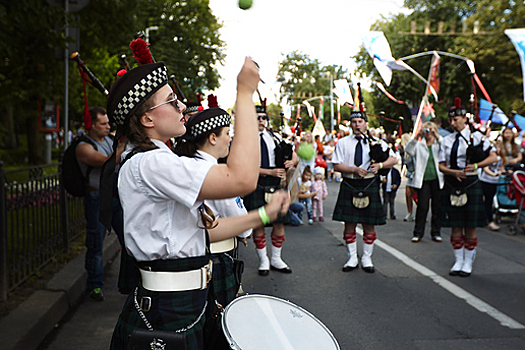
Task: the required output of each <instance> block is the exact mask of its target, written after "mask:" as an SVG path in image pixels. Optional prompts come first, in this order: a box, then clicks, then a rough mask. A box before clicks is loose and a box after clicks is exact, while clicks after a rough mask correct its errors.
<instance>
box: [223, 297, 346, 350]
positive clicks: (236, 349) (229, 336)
mask: <svg viewBox="0 0 525 350" xmlns="http://www.w3.org/2000/svg"><path fill="white" fill-rule="evenodd" d="M254 297H255V298H266V299H272V300H276V301H279V302H284V303H285V304H289V305H291V306H293V307H294V308H297V309H298V310H300V311H301V312H303V313H304V314H306V315H308V316H310V318H312V319H314V320H315V321H316V322H317V324H319V325H320V326H321V328H322V329H324V330H325V331H326V332H327V333H328V334H329V335H330V337H331V338H332V340H333V342H334V344H335V346H336V350H341V348H340V347H339V343H338V342H337V339H336V338H335V337H334V335H333V334H332V332H331V331H330V329H329V328H328V327H327V326H326V325H325V324H324V323H323V322H321V320H320V319H318V318H317V317H315V315H314V314H312V313H311V312H310V311H308V310H306V309H304V308H303V307H301V306H299V305H297V304H294V303H292V302H291V301H289V300H286V299H282V298H278V297H275V296H272V295H264V294H245V295H243V296H240V297H238V298H235V299H233V300H232V301H231V302H230V303H229V304H228V306H226V307H225V308H224V310H223V311H222V314H221V326H222V331H223V333H224V335H225V337H226V340H227V341H228V343H229V344H230V347H231V348H232V349H234V350H243V349H241V348H240V347H239V345H238V344H237V343H236V342H235V339H233V336H232V334H231V333H230V331H229V329H228V328H227V327H226V321H225V319H226V317H225V316H226V315H227V314H228V311H229V310H230V308H231V307H232V305H233V304H235V303H237V302H238V301H240V300H242V299H247V298H254Z"/></svg>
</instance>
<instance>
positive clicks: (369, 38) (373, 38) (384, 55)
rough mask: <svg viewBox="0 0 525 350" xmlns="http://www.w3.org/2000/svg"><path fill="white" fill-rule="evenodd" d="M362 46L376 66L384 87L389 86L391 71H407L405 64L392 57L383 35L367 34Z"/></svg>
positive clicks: (376, 33) (376, 32) (372, 32)
mask: <svg viewBox="0 0 525 350" xmlns="http://www.w3.org/2000/svg"><path fill="white" fill-rule="evenodd" d="M363 46H364V48H365V49H366V51H367V52H368V54H369V55H370V57H372V60H373V61H374V66H376V68H377V71H378V72H379V75H381V78H383V80H384V81H385V84H386V86H390V82H391V81H392V69H395V70H407V69H408V68H407V67H406V64H405V63H404V62H402V61H396V60H395V59H394V58H393V57H392V51H391V49H390V44H389V43H388V40H386V37H385V34H384V33H383V32H380V31H371V32H368V33H367V34H366V35H365V36H364V37H363Z"/></svg>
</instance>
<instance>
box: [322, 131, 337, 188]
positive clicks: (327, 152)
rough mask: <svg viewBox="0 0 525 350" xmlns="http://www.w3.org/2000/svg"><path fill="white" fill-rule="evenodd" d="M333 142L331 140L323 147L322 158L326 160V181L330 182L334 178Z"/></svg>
mask: <svg viewBox="0 0 525 350" xmlns="http://www.w3.org/2000/svg"><path fill="white" fill-rule="evenodd" d="M334 149H335V141H334V140H333V139H331V140H330V141H328V144H326V145H325V146H324V152H323V154H324V156H325V159H326V171H327V172H328V176H327V177H328V181H332V179H333V178H334V163H333V162H332V156H333V155H334Z"/></svg>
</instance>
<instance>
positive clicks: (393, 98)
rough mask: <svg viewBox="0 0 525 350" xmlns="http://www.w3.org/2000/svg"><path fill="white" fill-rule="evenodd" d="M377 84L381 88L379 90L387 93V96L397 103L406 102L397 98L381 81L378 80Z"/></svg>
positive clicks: (402, 103)
mask: <svg viewBox="0 0 525 350" xmlns="http://www.w3.org/2000/svg"><path fill="white" fill-rule="evenodd" d="M376 86H377V87H378V88H379V90H381V91H382V92H383V93H384V94H385V95H386V97H388V98H389V99H391V100H392V101H394V102H395V103H397V104H400V105H404V104H405V101H401V100H398V99H396V98H395V97H394V96H393V95H392V94H391V93H389V92H388V91H386V89H385V87H384V86H383V84H382V83H381V82H379V81H376Z"/></svg>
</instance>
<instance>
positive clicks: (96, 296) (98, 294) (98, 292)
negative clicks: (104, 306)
mask: <svg viewBox="0 0 525 350" xmlns="http://www.w3.org/2000/svg"><path fill="white" fill-rule="evenodd" d="M89 299H91V300H93V301H104V293H102V289H100V288H95V289H93V290H92V291H91V292H90V293H89Z"/></svg>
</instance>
